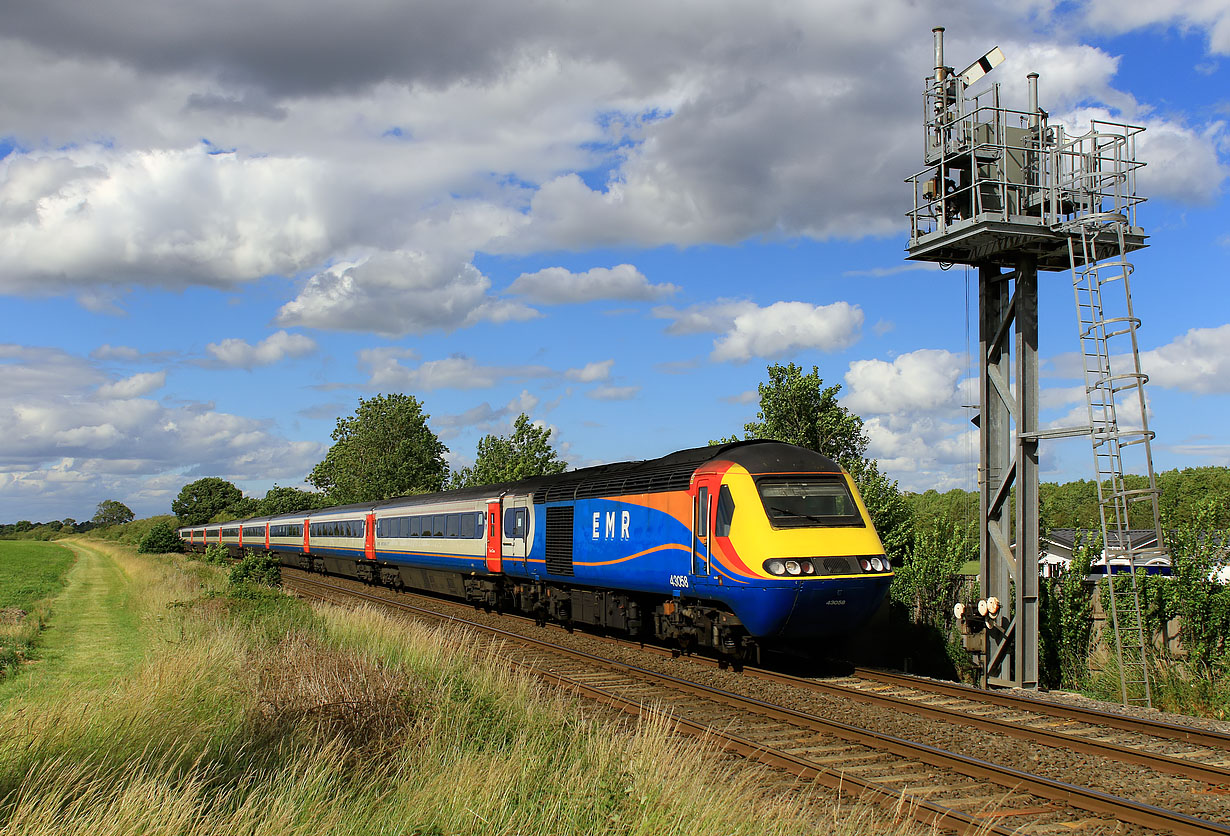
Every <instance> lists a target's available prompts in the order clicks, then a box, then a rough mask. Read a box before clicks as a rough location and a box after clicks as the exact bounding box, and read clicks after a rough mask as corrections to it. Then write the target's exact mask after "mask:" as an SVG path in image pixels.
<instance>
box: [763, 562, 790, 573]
mask: <svg viewBox="0 0 1230 836" xmlns="http://www.w3.org/2000/svg"><path fill="white" fill-rule="evenodd" d="M764 568H765V571H766V572H768V573H769V574H770V575H784V574H786V564H785V563H784V562H782V561H780V560H770V561H767V562H766V563H765V565H764Z"/></svg>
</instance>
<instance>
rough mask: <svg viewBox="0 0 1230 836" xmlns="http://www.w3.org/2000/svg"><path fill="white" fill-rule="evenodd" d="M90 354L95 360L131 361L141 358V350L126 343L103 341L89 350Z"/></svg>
mask: <svg viewBox="0 0 1230 836" xmlns="http://www.w3.org/2000/svg"><path fill="white" fill-rule="evenodd" d="M90 356H91V357H93V358H94V359H95V360H126V361H129V362H131V361H133V360H139V359H141V352H139V351H137V350H136V349H135V348H133V347H132V346H128V345H111V344H110V343H104V344H103V345H100V346H99V347H98V348H96V349H94V350H93V351H91V352H90Z"/></svg>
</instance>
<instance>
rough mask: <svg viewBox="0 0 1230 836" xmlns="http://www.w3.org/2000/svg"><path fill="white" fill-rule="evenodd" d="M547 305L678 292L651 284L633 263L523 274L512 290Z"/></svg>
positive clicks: (656, 296)
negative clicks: (577, 270)
mask: <svg viewBox="0 0 1230 836" xmlns="http://www.w3.org/2000/svg"><path fill="white" fill-rule="evenodd" d="M508 290H509V292H510V293H519V294H522V295H524V296H528V297H529V298H530V299H532V300H534V301H535V302H538V303H540V304H544V305H562V304H566V303H570V302H593V301H597V300H600V299H620V300H625V301H648V300H654V299H661V298H662V297H663V296H669V295H671V294H673V293H676V292H678V290H679V288H678V287H676V286H675V285H673V284H650V283H649V279H647V278H645V276H644V274H643V273H641V271H640V270H637V269H636V268H635V267H633V266H632V265H631V264H620V265H617V266H615V267H611V268H607V267H594V268H593V269H590V270H586V271H585V272H584V273H573V272H571V271H569V270H566V269H565V268H563V267H548V268H546V269H545V270H539V271H538V272H536V273H522V274H521V275H520V276H518V277H517V279H516V281H514V282H513V283H512V285H511V286H509V288H508Z"/></svg>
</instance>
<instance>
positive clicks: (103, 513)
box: [94, 499, 136, 525]
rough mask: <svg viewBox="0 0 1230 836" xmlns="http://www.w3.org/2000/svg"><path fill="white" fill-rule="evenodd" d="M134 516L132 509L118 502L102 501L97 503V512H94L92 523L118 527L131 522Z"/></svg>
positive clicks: (111, 500) (114, 500) (112, 500)
mask: <svg viewBox="0 0 1230 836" xmlns="http://www.w3.org/2000/svg"><path fill="white" fill-rule="evenodd" d="M135 516H136V514H134V513H133V512H132V509H131V508H129V507H128V506H127V505H125V504H124V503H122V502H120V501H119V500H116V499H104V500H103V501H102V502H100V503H98V510H97V511H95V512H94V522H96V523H98V524H99V525H120V524H122V523H128V522H132V520H133V517H135Z"/></svg>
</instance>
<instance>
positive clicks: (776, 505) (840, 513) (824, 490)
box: [756, 475, 863, 528]
mask: <svg viewBox="0 0 1230 836" xmlns="http://www.w3.org/2000/svg"><path fill="white" fill-rule="evenodd" d="M756 486H757V488H759V489H760V498H761V500H762V501H763V502H764V507H765V511H766V512H767V513H768V515H769V522H770V523H772V524H773V527H774V528H803V527H808V526H812V527H815V526H826V525H840V526H862V525H863V518H862V516H861V515H860V514H859V512H858V506H857V505H855V504H854V497H853V496H851V494H850V490H849V489H848V488H847V487H846V482H845V480H844V479H842V478H841V477H840V476H837V475H833V476H794V477H773V478H766V479H760V480H758V481H757V483H756Z"/></svg>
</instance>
